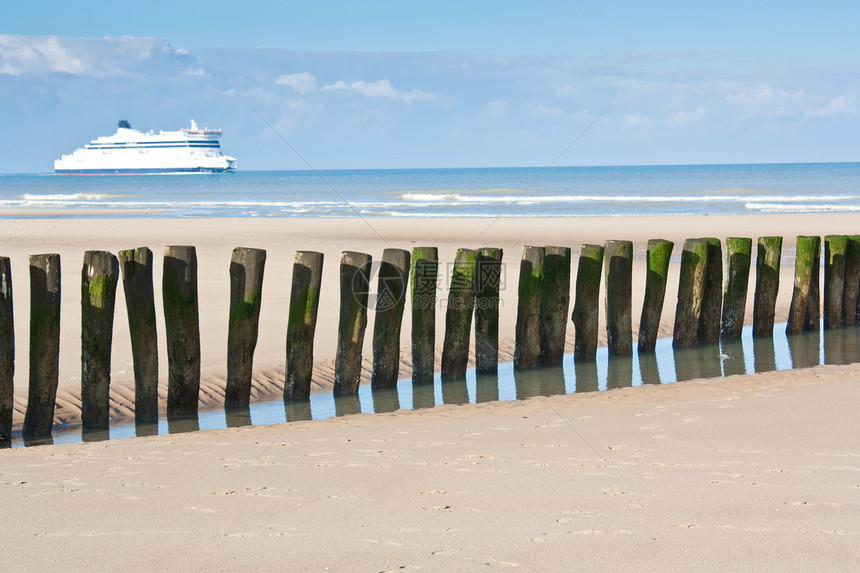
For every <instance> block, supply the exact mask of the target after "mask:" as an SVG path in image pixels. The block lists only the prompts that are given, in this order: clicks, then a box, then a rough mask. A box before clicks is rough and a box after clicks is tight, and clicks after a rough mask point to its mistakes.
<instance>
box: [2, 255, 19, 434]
mask: <svg viewBox="0 0 860 573" xmlns="http://www.w3.org/2000/svg"><path fill="white" fill-rule="evenodd" d="M13 318H14V317H13V313H12V265H11V261H10V260H9V257H0V448H2V447H6V446H8V445H9V440H10V439H11V437H12V413H13V411H14V405H15V404H14V392H15V379H14V378H15V323H14V319H13Z"/></svg>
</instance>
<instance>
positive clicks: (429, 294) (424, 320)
mask: <svg viewBox="0 0 860 573" xmlns="http://www.w3.org/2000/svg"><path fill="white" fill-rule="evenodd" d="M410 274H411V277H410V278H411V290H412V383H413V384H432V383H433V373H434V369H435V367H436V285H437V280H438V276H439V250H438V249H437V248H436V247H414V248H413V249H412V268H411V271H410Z"/></svg>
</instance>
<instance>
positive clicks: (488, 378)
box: [475, 371, 499, 403]
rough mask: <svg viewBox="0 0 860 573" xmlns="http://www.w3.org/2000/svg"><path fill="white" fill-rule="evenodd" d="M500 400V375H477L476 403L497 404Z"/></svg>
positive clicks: (495, 373) (496, 373)
mask: <svg viewBox="0 0 860 573" xmlns="http://www.w3.org/2000/svg"><path fill="white" fill-rule="evenodd" d="M498 399H499V373H498V371H496V372H494V373H492V374H475V402H478V403H481V402H496V401H497V400H498Z"/></svg>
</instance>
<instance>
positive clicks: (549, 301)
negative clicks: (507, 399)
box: [540, 247, 570, 366]
mask: <svg viewBox="0 0 860 573" xmlns="http://www.w3.org/2000/svg"><path fill="white" fill-rule="evenodd" d="M568 312H570V248H569V247H546V252H545V254H544V260H543V285H542V287H541V298H540V364H541V366H560V365H561V363H562V358H564V341H565V338H566V336H567V313H568Z"/></svg>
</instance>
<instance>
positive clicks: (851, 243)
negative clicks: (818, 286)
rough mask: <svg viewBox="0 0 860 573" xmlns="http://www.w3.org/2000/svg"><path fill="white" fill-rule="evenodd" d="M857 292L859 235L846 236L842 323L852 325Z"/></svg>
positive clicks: (859, 288) (859, 261)
mask: <svg viewBox="0 0 860 573" xmlns="http://www.w3.org/2000/svg"><path fill="white" fill-rule="evenodd" d="M858 294H860V235H849V236H848V253H847V255H846V257H845V286H844V287H843V291H842V325H843V326H854V325H855V320H854V317H855V314H856V309H857V301H858Z"/></svg>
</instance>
